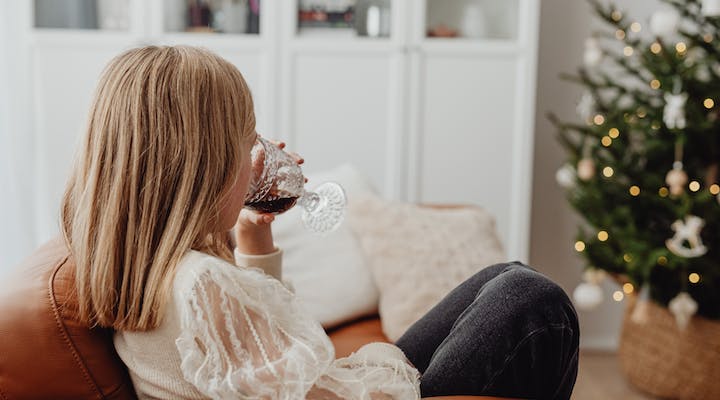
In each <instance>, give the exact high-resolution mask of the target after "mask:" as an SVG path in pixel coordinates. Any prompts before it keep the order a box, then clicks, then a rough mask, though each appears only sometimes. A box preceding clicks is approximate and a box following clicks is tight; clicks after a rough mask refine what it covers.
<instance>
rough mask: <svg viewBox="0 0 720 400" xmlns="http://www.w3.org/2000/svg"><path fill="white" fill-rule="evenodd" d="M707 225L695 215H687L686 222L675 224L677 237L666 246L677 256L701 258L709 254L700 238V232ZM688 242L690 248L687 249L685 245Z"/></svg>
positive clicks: (666, 242)
mask: <svg viewBox="0 0 720 400" xmlns="http://www.w3.org/2000/svg"><path fill="white" fill-rule="evenodd" d="M704 225H705V221H704V220H703V219H702V218H700V217H698V216H695V215H687V216H686V217H685V221H681V220H677V221H675V222H673V224H672V225H671V226H672V229H673V230H674V231H675V236H673V237H672V238H671V239H668V240H666V241H665V246H667V248H668V249H669V250H670V251H671V252H672V253H673V254H675V255H677V256H680V257H686V258H694V257H700V256H702V255H704V254H705V253H707V247H705V245H703V242H702V238H701V237H700V230H702V227H703V226H704ZM685 241H687V242H688V243H689V244H690V247H685V246H684V245H683V243H685Z"/></svg>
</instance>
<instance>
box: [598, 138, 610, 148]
mask: <svg viewBox="0 0 720 400" xmlns="http://www.w3.org/2000/svg"><path fill="white" fill-rule="evenodd" d="M600 143H602V145H603V146H605V147H610V145H611V144H612V139H610V136H603V137H602V139H600Z"/></svg>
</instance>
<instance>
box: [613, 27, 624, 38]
mask: <svg viewBox="0 0 720 400" xmlns="http://www.w3.org/2000/svg"><path fill="white" fill-rule="evenodd" d="M615 37H616V38H617V40H623V39H625V31H624V30H622V29H618V30H616V31H615Z"/></svg>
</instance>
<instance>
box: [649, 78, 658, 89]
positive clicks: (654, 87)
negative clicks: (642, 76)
mask: <svg viewBox="0 0 720 400" xmlns="http://www.w3.org/2000/svg"><path fill="white" fill-rule="evenodd" d="M650 87H651V88H653V89H655V90H657V89H660V81H659V80H657V79H653V80H651V81H650Z"/></svg>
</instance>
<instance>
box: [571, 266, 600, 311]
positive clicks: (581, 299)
mask: <svg viewBox="0 0 720 400" xmlns="http://www.w3.org/2000/svg"><path fill="white" fill-rule="evenodd" d="M604 279H605V271H603V270H601V269H597V268H588V269H587V270H585V272H584V273H583V280H584V281H585V282H583V283H581V284H579V285H578V286H577V287H576V288H575V290H574V291H573V300H574V301H575V304H576V305H577V306H578V308H579V309H581V310H586V311H589V310H592V309H594V308H596V307H597V306H599V305H600V303H602V302H603V297H604V295H603V290H602V288H601V287H600V283H601V282H602V281H603V280H604Z"/></svg>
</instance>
